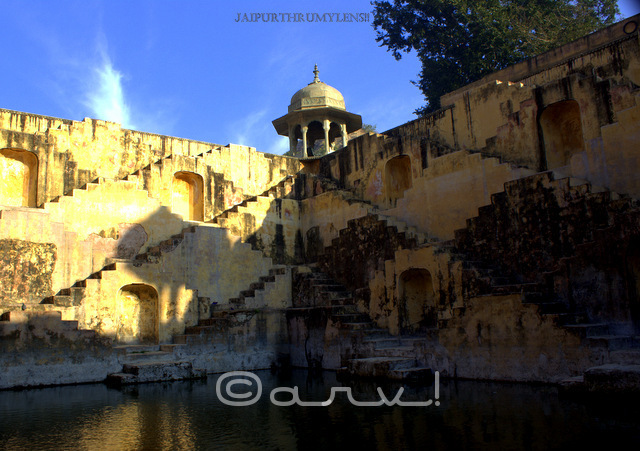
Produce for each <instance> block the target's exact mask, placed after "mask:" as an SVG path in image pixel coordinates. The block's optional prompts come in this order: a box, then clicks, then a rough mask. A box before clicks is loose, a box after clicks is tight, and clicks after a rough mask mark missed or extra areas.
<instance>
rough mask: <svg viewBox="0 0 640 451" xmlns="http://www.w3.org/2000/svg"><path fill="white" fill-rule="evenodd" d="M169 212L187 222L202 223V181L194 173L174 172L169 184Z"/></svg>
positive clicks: (199, 176) (198, 175) (200, 177)
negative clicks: (180, 216) (171, 181)
mask: <svg viewBox="0 0 640 451" xmlns="http://www.w3.org/2000/svg"><path fill="white" fill-rule="evenodd" d="M171 211H172V212H173V213H176V214H179V215H182V217H183V218H184V219H186V220H188V221H204V179H203V178H202V176H201V175H200V174H196V173H195V172H185V171H180V172H176V173H175V174H174V175H173V183H172V184H171Z"/></svg>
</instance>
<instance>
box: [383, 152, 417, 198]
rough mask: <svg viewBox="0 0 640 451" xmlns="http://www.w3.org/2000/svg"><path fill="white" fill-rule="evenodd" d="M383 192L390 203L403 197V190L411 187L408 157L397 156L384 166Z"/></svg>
mask: <svg viewBox="0 0 640 451" xmlns="http://www.w3.org/2000/svg"><path fill="white" fill-rule="evenodd" d="M384 175H385V179H384V180H385V182H384V183H385V191H386V193H387V199H389V201H390V202H391V203H395V201H396V200H398V199H400V198H401V197H403V196H404V192H405V190H407V189H409V188H411V187H412V186H413V181H412V180H411V158H410V157H409V155H398V156H397V157H393V158H391V159H390V160H389V161H387V163H386V164H385V166H384Z"/></svg>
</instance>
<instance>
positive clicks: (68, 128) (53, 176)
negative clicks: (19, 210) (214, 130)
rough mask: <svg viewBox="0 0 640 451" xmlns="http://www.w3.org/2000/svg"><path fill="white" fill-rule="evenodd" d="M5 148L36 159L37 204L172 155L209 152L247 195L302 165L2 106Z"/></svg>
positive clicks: (212, 162)
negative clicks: (13, 109)
mask: <svg viewBox="0 0 640 451" xmlns="http://www.w3.org/2000/svg"><path fill="white" fill-rule="evenodd" d="M5 148H7V149H19V150H26V151H29V152H32V153H33V154H34V155H35V156H36V157H37V159H38V178H37V179H38V190H37V205H42V204H43V203H45V202H46V201H49V200H51V199H54V198H56V197H58V196H61V195H63V194H65V193H68V192H69V191H71V190H72V189H73V188H79V187H81V186H83V185H84V184H86V183H88V182H91V181H93V180H94V179H96V178H97V177H104V178H107V179H122V178H124V177H126V176H127V175H128V174H131V173H133V172H135V171H136V170H140V169H143V168H144V167H145V166H147V165H150V164H153V163H156V162H158V161H159V160H161V159H162V158H165V157H168V156H170V155H173V156H178V155H183V156H191V157H195V156H196V155H201V154H204V153H205V152H209V151H210V152H209V154H208V156H206V157H203V159H206V164H207V165H208V166H209V167H210V168H211V170H212V171H214V172H216V173H220V174H225V176H226V177H227V180H230V181H231V180H232V181H233V183H234V185H235V186H236V187H238V188H242V190H243V191H244V193H246V194H259V193H261V192H263V191H265V190H266V189H267V188H269V187H270V186H271V185H273V184H275V183H277V182H278V181H280V180H281V179H282V178H283V177H284V176H285V175H286V174H288V173H291V172H295V171H296V169H297V168H298V167H299V162H298V160H297V159H294V158H288V157H281V156H277V155H269V154H264V153H261V152H257V151H256V150H255V149H254V148H251V147H244V146H237V145H234V144H229V145H228V146H220V145H218V144H211V143H205V142H201V141H195V140H187V139H182V138H175V137H171V136H164V135H156V134H151V133H144V132H138V131H135V130H126V129H122V128H121V126H120V124H117V123H114V122H108V121H102V120H98V119H89V118H86V119H85V120H83V121H71V120H66V119H58V118H52V117H48V116H40V115H35V114H28V113H21V112H17V111H11V110H3V109H0V149H5ZM214 195H215V194H214ZM240 200H242V199H240ZM240 200H239V201H240ZM167 206H170V204H168V205H167Z"/></svg>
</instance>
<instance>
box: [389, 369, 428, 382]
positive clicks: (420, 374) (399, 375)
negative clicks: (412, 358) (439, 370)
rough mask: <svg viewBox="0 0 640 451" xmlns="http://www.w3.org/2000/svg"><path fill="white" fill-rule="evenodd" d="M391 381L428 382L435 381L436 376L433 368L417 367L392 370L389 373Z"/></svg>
mask: <svg viewBox="0 0 640 451" xmlns="http://www.w3.org/2000/svg"><path fill="white" fill-rule="evenodd" d="M389 379H394V380H401V381H421V382H423V381H424V382H428V381H432V380H433V379H434V374H433V371H432V370H431V368H427V367H426V366H417V367H414V368H402V369H397V370H391V371H389Z"/></svg>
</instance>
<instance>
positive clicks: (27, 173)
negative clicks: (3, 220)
mask: <svg viewBox="0 0 640 451" xmlns="http://www.w3.org/2000/svg"><path fill="white" fill-rule="evenodd" d="M0 174H2V177H0V205H10V206H13V207H35V206H36V194H37V187H38V157H37V156H36V155H35V154H34V153H32V152H28V151H26V150H20V149H0Z"/></svg>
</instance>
